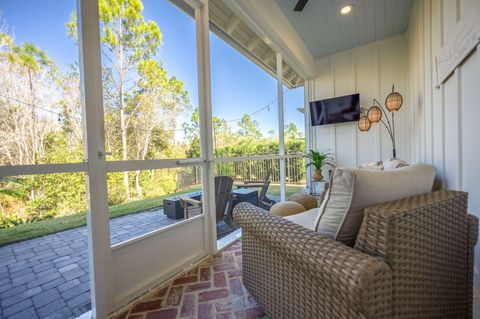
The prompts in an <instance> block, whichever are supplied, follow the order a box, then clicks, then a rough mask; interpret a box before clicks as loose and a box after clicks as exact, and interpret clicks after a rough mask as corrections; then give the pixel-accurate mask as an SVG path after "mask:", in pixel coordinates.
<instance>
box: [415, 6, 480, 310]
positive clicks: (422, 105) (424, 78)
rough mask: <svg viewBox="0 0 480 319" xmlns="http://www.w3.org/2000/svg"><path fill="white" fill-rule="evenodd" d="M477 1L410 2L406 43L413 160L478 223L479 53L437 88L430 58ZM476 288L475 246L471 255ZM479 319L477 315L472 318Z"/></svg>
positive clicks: (475, 10)
mask: <svg viewBox="0 0 480 319" xmlns="http://www.w3.org/2000/svg"><path fill="white" fill-rule="evenodd" d="M479 10H480V0H424V1H415V2H414V5H413V9H412V14H411V20H410V25H409V29H408V31H407V39H408V61H409V64H408V69H409V71H410V72H409V73H410V74H409V87H410V88H409V91H410V101H411V102H412V107H413V110H414V111H415V112H414V114H412V115H411V118H412V121H413V125H414V131H413V132H414V135H413V136H412V139H411V142H412V143H414V152H413V158H412V159H413V160H415V161H422V162H427V163H432V164H433V165H435V167H436V169H437V174H439V176H441V178H442V180H443V186H444V187H445V188H447V189H456V190H462V191H466V192H468V193H469V211H470V213H472V214H475V215H477V216H478V217H480V99H479V96H480V47H479V46H478V45H477V47H476V50H474V51H473V52H471V53H470V54H469V55H468V56H467V57H466V59H464V60H463V62H461V63H460V64H458V66H457V67H456V68H455V70H454V71H453V73H452V74H451V75H450V76H449V77H448V78H447V79H446V80H445V81H444V82H443V83H442V84H440V86H439V87H438V88H436V84H437V80H436V79H437V70H436V58H437V57H438V56H439V55H441V54H442V51H445V46H447V49H449V50H454V48H448V45H449V43H452V40H453V38H455V37H457V38H458V37H459V36H460V35H459V33H458V26H461V25H462V24H463V23H464V22H465V19H470V17H469V16H471V15H474V19H476V20H477V21H478V20H480V14H479V12H480V11H479ZM475 253H476V254H475V259H476V265H477V267H476V268H475V269H476V271H475V272H476V279H475V286H476V288H477V290H479V288H480V273H478V269H479V267H480V245H477V247H476V252H475ZM478 315H479V316H480V314H478Z"/></svg>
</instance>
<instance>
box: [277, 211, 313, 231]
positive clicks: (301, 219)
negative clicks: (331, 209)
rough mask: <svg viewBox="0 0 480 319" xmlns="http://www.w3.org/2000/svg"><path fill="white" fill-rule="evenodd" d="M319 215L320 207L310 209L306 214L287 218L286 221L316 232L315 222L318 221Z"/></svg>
mask: <svg viewBox="0 0 480 319" xmlns="http://www.w3.org/2000/svg"><path fill="white" fill-rule="evenodd" d="M318 214H319V210H318V207H317V208H313V209H309V210H307V211H306V212H303V213H299V214H295V215H291V216H286V217H285V219H288V220H289V221H291V222H294V223H295V224H298V225H300V226H303V227H305V228H308V229H310V230H313V231H314V230H315V221H316V220H317V217H318Z"/></svg>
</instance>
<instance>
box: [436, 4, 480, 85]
mask: <svg viewBox="0 0 480 319" xmlns="http://www.w3.org/2000/svg"><path fill="white" fill-rule="evenodd" d="M479 43H480V9H477V10H472V11H471V12H470V14H469V15H466V16H465V17H464V18H462V19H461V20H460V21H459V22H458V23H457V24H456V25H455V28H454V32H453V33H452V37H451V38H450V39H448V40H447V41H446V43H445V45H444V46H443V47H442V48H441V49H440V51H439V52H438V54H437V56H436V57H435V60H436V66H437V87H439V86H440V84H442V83H443V82H445V80H446V79H447V78H448V77H449V76H450V74H452V72H453V71H455V69H456V68H457V67H458V65H459V64H460V63H462V62H463V60H464V59H465V58H466V57H467V56H468V55H469V54H470V52H472V51H473V50H474V49H475V47H476V46H477V45H478V44H479Z"/></svg>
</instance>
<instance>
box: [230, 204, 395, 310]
mask: <svg viewBox="0 0 480 319" xmlns="http://www.w3.org/2000/svg"><path fill="white" fill-rule="evenodd" d="M234 218H235V221H236V222H237V223H239V224H240V225H241V226H242V246H243V266H244V267H243V268H244V269H243V271H244V282H245V284H246V286H247V289H249V290H251V293H252V294H253V296H254V297H255V298H257V299H258V301H259V303H260V304H261V305H262V307H264V309H266V312H267V314H268V315H270V316H272V318H273V317H274V318H293V317H289V316H290V315H294V314H295V313H296V317H297V318H390V313H391V296H392V295H391V290H392V286H391V283H392V278H391V271H390V268H389V267H388V266H387V265H386V264H385V263H384V262H383V261H382V260H380V259H378V258H375V257H372V256H369V255H367V254H364V253H362V252H360V251H358V250H355V249H353V248H351V247H348V246H346V245H344V244H342V243H340V242H336V241H334V240H331V239H328V238H326V237H324V236H321V235H320V234H318V233H316V232H313V231H311V230H309V229H306V228H304V227H301V226H299V225H297V224H295V223H292V222H290V221H288V220H286V219H283V218H281V217H278V216H275V215H272V214H269V213H268V212H266V211H264V210H262V209H261V208H258V207H255V206H253V205H250V204H248V203H241V204H239V205H237V206H236V207H235V210H234ZM265 286H266V287H265Z"/></svg>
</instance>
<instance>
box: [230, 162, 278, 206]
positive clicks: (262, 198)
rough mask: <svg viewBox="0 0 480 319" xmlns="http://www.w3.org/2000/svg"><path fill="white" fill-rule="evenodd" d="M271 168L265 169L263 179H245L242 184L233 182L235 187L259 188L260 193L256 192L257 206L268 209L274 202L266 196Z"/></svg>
mask: <svg viewBox="0 0 480 319" xmlns="http://www.w3.org/2000/svg"><path fill="white" fill-rule="evenodd" d="M271 173H272V170H271V169H269V170H268V171H267V175H266V176H265V180H257V181H250V180H245V181H243V183H242V184H235V186H236V187H237V188H260V193H259V194H258V206H259V207H260V208H263V209H266V210H270V207H272V206H273V204H275V201H274V200H271V199H269V198H267V191H268V186H270V175H271Z"/></svg>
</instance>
